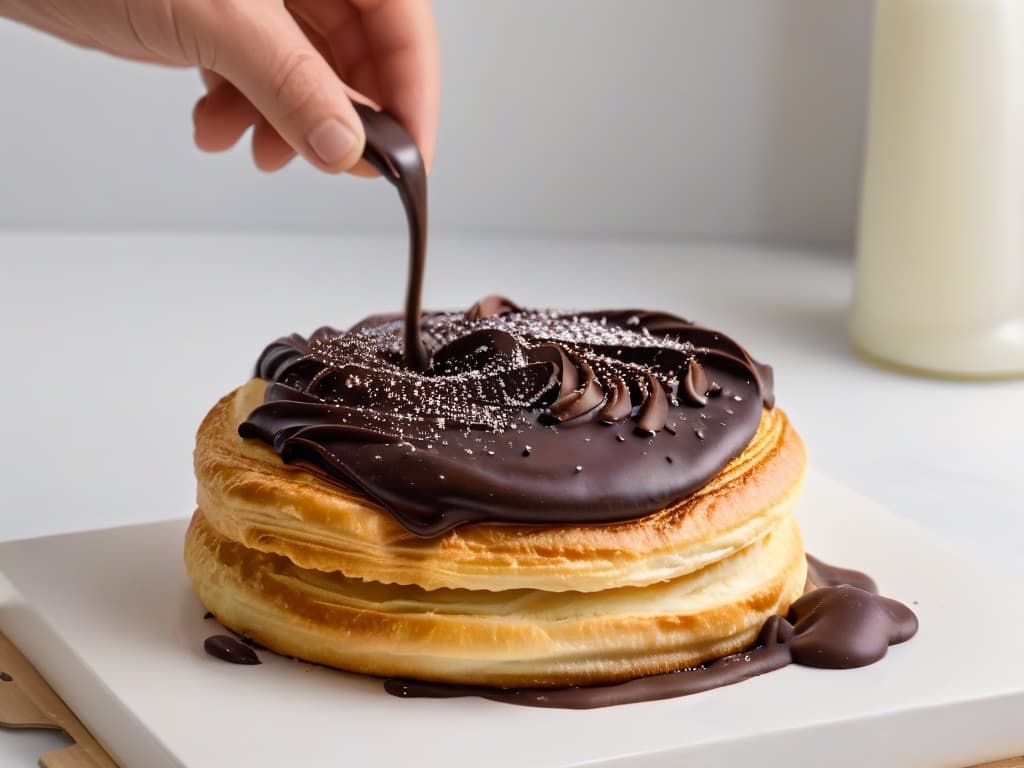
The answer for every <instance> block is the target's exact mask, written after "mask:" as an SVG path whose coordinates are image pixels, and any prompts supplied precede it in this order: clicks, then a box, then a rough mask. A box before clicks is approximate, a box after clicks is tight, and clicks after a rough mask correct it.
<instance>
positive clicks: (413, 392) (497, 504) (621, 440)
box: [239, 297, 772, 536]
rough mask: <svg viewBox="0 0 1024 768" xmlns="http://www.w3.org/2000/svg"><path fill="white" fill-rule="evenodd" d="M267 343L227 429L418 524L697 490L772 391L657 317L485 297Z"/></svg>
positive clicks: (616, 512) (714, 337)
mask: <svg viewBox="0 0 1024 768" xmlns="http://www.w3.org/2000/svg"><path fill="white" fill-rule="evenodd" d="M420 328H421V332H422V339H423V344H424V348H425V350H426V354H427V356H428V358H429V365H428V367H427V370H425V371H424V372H422V373H420V372H418V371H415V370H411V369H410V368H409V367H408V366H406V365H405V364H404V359H403V356H402V330H403V326H402V323H401V321H400V320H399V319H398V318H397V317H374V318H369V319H367V320H364V321H363V322H361V323H359V324H357V325H356V326H354V327H353V328H352V329H350V330H349V331H347V332H339V331H335V330H332V329H330V328H321V329H320V330H318V331H316V332H315V333H313V335H312V336H310V337H309V338H308V339H305V338H303V337H301V336H297V335H293V336H290V337H288V338H283V339H280V340H278V341H276V342H274V343H273V344H271V345H270V346H269V347H267V349H266V350H265V351H264V352H263V354H262V355H261V356H260V359H259V362H258V364H257V370H256V373H257V375H258V376H260V377H262V378H264V379H266V380H268V382H270V384H269V385H268V387H267V390H266V395H265V402H264V404H263V405H262V406H260V407H259V408H257V409H256V410H255V411H254V412H253V413H252V414H251V415H250V416H249V418H248V420H247V421H245V422H244V423H243V424H242V425H241V427H240V429H239V432H240V434H241V435H242V436H243V437H252V438H258V439H260V440H263V441H265V442H266V443H268V444H270V445H272V446H273V448H274V450H275V451H277V452H278V454H280V456H281V458H282V459H283V460H284V461H286V462H296V461H300V462H304V463H306V464H309V465H313V466H314V467H316V468H319V470H321V471H322V472H324V473H326V474H327V475H328V476H329V477H330V478H332V479H333V480H335V481H337V482H340V483H342V484H344V485H347V486H350V487H355V488H358V489H360V490H361V491H362V492H364V493H365V494H366V495H367V496H369V497H370V498H372V499H374V500H375V501H377V502H378V503H380V504H381V505H382V506H384V507H385V508H386V509H388V510H389V511H390V512H391V513H392V514H393V515H394V516H395V517H396V518H397V519H398V520H399V521H400V522H401V523H402V524H403V525H404V526H405V527H406V528H408V529H409V530H410V531H412V532H413V533H416V534H418V535H420V536H437V535H439V534H442V533H444V532H446V531H448V530H450V529H452V528H453V527H455V526H457V525H460V524H462V523H469V522H480V521H490V522H515V523H530V524H543V523H547V524H551V523H604V522H611V521H618V520H624V519H632V518H636V517H640V516H643V515H646V514H649V513H652V512H655V511H657V510H659V509H662V508H664V507H665V506H667V505H669V504H671V503H673V502H675V501H677V500H679V499H681V498H683V497H685V496H687V495H688V494H690V493H692V492H693V491H695V490H697V489H698V488H700V487H702V486H703V485H705V484H706V483H707V482H708V481H709V480H710V479H711V478H712V477H714V475H716V474H717V473H718V472H719V471H720V470H721V468H722V467H723V466H725V464H727V463H728V462H729V461H730V460H731V459H732V458H734V457H735V456H737V455H739V454H740V453H741V452H742V451H743V449H744V447H745V446H746V445H747V444H748V443H749V441H750V440H751V438H752V437H753V435H754V433H755V432H756V431H757V428H758V425H759V423H760V419H761V413H762V408H763V406H770V405H771V403H772V394H771V374H770V370H769V369H768V368H767V367H765V366H759V365H758V364H756V363H755V362H754V361H753V360H752V359H751V358H750V356H749V355H748V354H747V353H746V352H745V351H744V350H743V348H742V347H740V346H739V345H738V344H736V343H735V342H733V341H732V340H730V339H729V338H728V337H726V336H724V335H723V334H720V333H718V332H716V331H713V330H710V329H707V328H703V327H700V326H697V325H694V324H692V323H689V322H687V321H685V320H683V319H681V318H678V317H675V316H673V315H668V314H664V313H652V312H643V311H607V312H585V313H564V312H555V311H548V310H523V309H520V308H519V307H517V306H515V305H514V304H513V303H512V302H510V301H508V300H507V299H501V298H497V297H491V298H488V299H485V300H484V301H482V302H479V303H478V304H476V305H474V306H473V307H472V308H471V309H470V310H469V311H468V312H466V313H433V314H427V315H424V316H423V317H422V319H421V322H420Z"/></svg>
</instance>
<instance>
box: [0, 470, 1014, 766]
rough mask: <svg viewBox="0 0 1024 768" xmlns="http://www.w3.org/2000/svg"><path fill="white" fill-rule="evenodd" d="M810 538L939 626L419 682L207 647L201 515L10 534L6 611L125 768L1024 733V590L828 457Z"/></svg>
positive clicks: (885, 758)
mask: <svg viewBox="0 0 1024 768" xmlns="http://www.w3.org/2000/svg"><path fill="white" fill-rule="evenodd" d="M799 518H800V522H801V525H802V527H803V530H804V536H805V539H806V542H807V547H808V550H809V551H810V552H811V553H813V554H815V555H817V556H818V557H821V558H823V559H824V560H826V561H829V562H833V563H836V564H838V565H844V566H848V567H854V568H858V569H861V570H864V571H867V572H868V573H870V574H871V575H872V576H874V577H875V579H876V580H877V581H878V583H879V585H880V587H881V589H882V592H883V594H886V595H889V596H891V597H895V598H897V599H899V600H902V601H903V602H906V603H908V604H909V605H911V606H912V607H913V608H914V610H915V611H916V612H917V614H918V616H919V618H920V622H921V629H920V631H919V633H918V635H917V637H915V638H914V639H913V640H911V641H910V642H908V643H906V644H904V645H900V646H895V647H893V648H891V649H890V651H889V655H888V656H887V657H886V658H885V659H883V660H882V661H881V662H880V663H878V664H875V665H874V666H870V667H865V668H863V669H857V670H841V671H835V670H817V669H808V668H802V667H789V668H786V669H783V670H781V671H778V672H773V673H770V674H768V675H764V676H762V677H759V678H755V679H753V680H749V681H747V682H744V683H741V684H739V685H735V686H731V687H728V688H720V689H717V690H713V691H709V692H707V693H702V694H698V695H695V696H691V697H686V698H679V699H670V700H667V701H658V702H649V703H642V704H632V705H626V706H620V707H611V708H607V709H598V710H587V711H563V710H547V709H532V708H528V707H516V706H510V705H504V704H499V703H495V702H490V701H485V700H482V699H476V698H466V699H451V700H431V699H420V700H401V699H396V698H393V697H391V696H389V695H387V694H386V693H384V691H383V689H382V687H381V685H380V683H379V681H377V680H374V679H370V678H364V677H359V676H354V675H348V674H345V673H341V672H335V671H332V670H329V669H324V668H321V667H315V666H312V665H308V664H304V663H301V662H295V661H290V660H288V659H284V658H280V657H277V656H275V655H273V654H271V653H269V652H262V653H261V657H262V659H263V662H264V663H263V665H262V666H259V667H244V666H233V665H230V664H224V663H223V662H220V661H217V660H215V659H212V658H210V657H208V656H206V654H205V653H204V652H203V648H202V645H203V640H204V639H205V637H207V636H208V635H209V634H212V633H213V632H214V631H216V629H218V625H216V624H215V623H214V622H212V621H208V620H207V621H204V619H203V613H204V611H203V608H202V606H201V605H200V604H199V602H198V600H197V599H196V598H195V597H194V595H193V594H192V592H191V589H190V588H189V585H188V581H187V579H186V577H185V573H184V568H183V566H182V560H181V549H182V539H183V535H184V530H185V525H186V523H185V522H184V521H180V520H179V521H172V522H167V523H156V524H150V525H142V526H134V527H129V528H117V529H110V530H103V531H94V532H89V533H82V534H69V535H65V536H57V537H51V538H44V539H34V540H28V541H21V542H11V543H7V544H2V545H0V572H2V573H3V575H4V576H6V581H4V580H3V579H0V630H2V631H3V632H4V633H5V634H7V636H8V637H10V638H11V640H13V641H14V642H15V643H16V644H17V645H18V646H19V647H20V648H21V649H22V651H23V652H24V653H25V654H26V655H27V656H28V657H29V659H30V660H31V661H32V662H33V663H34V664H35V665H36V667H37V668H38V669H39V671H40V672H41V673H42V674H43V675H44V676H45V677H46V678H47V679H48V680H49V681H50V683H51V684H52V685H53V687H54V688H55V689H56V690H57V692H58V693H60V694H61V695H62V696H63V697H64V699H65V701H67V703H68V704H69V705H70V706H71V707H72V709H74V710H75V711H76V712H77V714H78V715H79V717H80V718H81V719H82V720H83V721H84V722H85V724H86V725H87V726H89V727H90V729H91V730H92V731H93V733H94V734H95V735H96V736H97V738H98V739H99V740H100V741H101V742H102V743H104V745H105V746H106V747H107V748H108V749H109V751H110V752H111V754H112V755H113V756H114V757H115V759H118V760H119V761H120V762H121V764H122V765H123V766H124V767H125V768H133V767H134V766H143V767H145V768H161V767H162V766H180V765H185V766H189V768H203V767H204V766H211V767H212V766H217V768H221V767H222V766H225V765H228V766H234V765H245V766H248V767H250V768H262V767H264V766H266V767H268V768H269V767H270V766H273V767H274V768H277V767H278V766H307V765H309V766H312V765H347V766H392V765H394V766H415V767H416V768H433V767H434V766H447V767H449V768H456V767H458V766H474V767H476V766H485V765H486V766H488V767H489V768H503V767H505V766H508V767H509V768H512V767H513V766H514V768H567V767H568V766H582V765H599V766H621V767H625V766H631V767H633V768H641V767H644V768H653V767H654V766H680V765H686V766H688V767H690V766H739V765H743V764H745V763H756V765H758V766H759V768H772V766H786V768H790V767H791V766H793V765H821V766H825V765H827V766H831V768H844V767H845V766H850V767H851V768H852V767H853V766H856V767H857V768H862V767H863V766H903V765H906V766H910V765H914V766H921V767H924V766H936V768H938V767H939V766H951V767H954V766H966V765H968V764H971V763H975V762H980V761H983V760H993V759H997V758H999V757H1007V756H1010V755H1013V754H1018V753H1021V752H1024V652H1022V650H1021V649H1022V645H1024V640H1022V638H1024V607H1022V603H1024V601H1022V599H1021V596H1020V595H1019V594H1017V593H1016V591H1015V590H1014V589H1012V588H1011V587H1007V586H1006V585H1005V584H1002V583H1000V582H999V581H997V580H996V579H994V578H993V577H991V576H989V575H988V574H987V573H985V572H984V571H983V570H981V569H979V568H978V567H977V566H975V565H973V564H972V563H970V562H969V561H967V560H966V559H965V558H963V557H962V556H961V555H959V554H957V553H956V552H954V551H951V550H950V549H949V548H948V547H946V546H945V545H943V544H942V543H940V542H938V541H937V540H936V539H935V538H933V537H932V536H931V535H930V534H928V533H926V532H923V531H921V530H920V529H918V528H915V527H914V526H912V525H911V524H909V523H907V522H905V521H903V520H900V519H899V518H897V517H894V516H893V515H891V514H890V513H888V512H886V511H885V510H883V509H881V508H879V507H878V506H877V505H875V504H873V503H871V502H869V501H867V500H865V499H863V498H862V497H860V496H858V495H857V494H855V493H853V492H851V491H849V490H847V489H845V488H843V487H841V486H839V485H837V484H836V483H834V482H832V481H830V480H828V479H826V478H823V477H822V476H820V475H818V474H816V473H813V472H812V473H811V474H810V475H809V477H808V482H807V490H806V493H805V495H804V498H803V499H802V501H801V504H800V510H799Z"/></svg>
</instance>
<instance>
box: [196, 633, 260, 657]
mask: <svg viewBox="0 0 1024 768" xmlns="http://www.w3.org/2000/svg"><path fill="white" fill-rule="evenodd" d="M203 650H205V651H206V652H207V653H208V654H210V655H211V656H214V657H216V658H218V659H221V660H222V661H229V662H231V663H232V664H259V663H260V657H259V656H257V655H256V651H254V650H253V649H252V648H250V647H249V646H248V645H246V644H245V643H242V642H240V641H239V640H236V639H235V638H233V637H230V636H228V635H211V636H210V637H208V638H206V640H205V641H204V642H203Z"/></svg>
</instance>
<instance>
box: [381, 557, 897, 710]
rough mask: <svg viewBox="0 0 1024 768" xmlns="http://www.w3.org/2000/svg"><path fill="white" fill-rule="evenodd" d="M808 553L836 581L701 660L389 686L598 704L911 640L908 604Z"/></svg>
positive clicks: (875, 655) (837, 659)
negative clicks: (520, 678)
mask: <svg viewBox="0 0 1024 768" xmlns="http://www.w3.org/2000/svg"><path fill="white" fill-rule="evenodd" d="M807 559H808V566H809V567H810V568H812V569H813V571H814V574H815V581H816V583H820V584H831V585H832V586H825V587H821V588H818V589H814V590H813V591H811V592H808V593H807V594H805V595H804V596H803V597H801V598H800V599H799V600H797V601H796V602H795V603H793V605H792V606H790V610H789V614H788V616H787V617H786V618H783V617H781V616H772V617H771V618H769V619H768V621H766V622H765V624H764V626H763V627H762V629H761V633H760V635H759V636H758V638H757V642H756V643H755V644H754V646H753V647H752V648H750V649H749V650H746V651H741V652H740V653H734V654H732V655H730V656H725V657H723V658H721V659H716V660H714V661H711V662H709V663H707V664H703V665H701V666H699V667H693V668H691V669H683V670H679V671H677V672H668V673H666V674H663V675H652V676H650V677H640V678H637V679H635V680H629V681H627V682H624V683H618V684H616V685H598V686H590V687H568V688H514V689H513V688H510V689H502V688H488V687H485V686H468V685H450V684H446V683H431V682H426V681H422V680H404V679H397V678H393V679H390V680H386V681H385V682H384V689H385V690H386V691H387V692H388V693H390V694H392V695H394V696H399V697H402V698H415V697H431V698H453V697H457V696H482V697H483V698H486V699H491V700H493V701H501V702H505V703H507V704H521V705H523V706H530V707H555V708H560V709H593V708H596V707H608V706H613V705H616V704H630V703H634V702H638V701H655V700H657V699H667V698H674V697H676V696H687V695H689V694H693V693H700V692H702V691H707V690H710V689H712V688H720V687H722V686H725V685H732V684H734V683H738V682H740V681H742V680H746V679H748V678H751V677H755V676H757V675H763V674H765V673H766V672H771V671H773V670H776V669H781V668H782V667H785V666H788V665H789V664H791V663H792V664H800V665H803V666H812V667H824V668H829V669H848V668H851V667H860V666H864V665H867V664H873V663H874V662H876V661H878V660H879V659H881V658H882V657H883V656H884V655H885V653H886V651H887V650H888V648H889V646H890V645H895V644H896V643H902V642H904V641H905V640H909V639H910V638H911V637H913V636H914V634H915V633H916V632H917V617H916V616H915V615H914V613H913V611H911V610H910V609H909V608H908V607H906V606H905V605H903V604H902V603H898V602H896V601H895V600H890V599H889V598H886V597H880V596H879V595H878V594H876V593H875V592H874V591H868V590H865V589H862V588H860V587H857V586H852V585H850V584H847V583H845V582H846V580H849V581H852V582H855V583H856V584H860V585H866V584H872V585H873V584H874V582H873V581H872V580H871V578H870V577H869V576H867V575H865V574H863V573H860V572H858V571H851V570H848V569H845V568H837V567H835V566H831V565H828V564H827V563H824V562H822V561H821V560H817V559H815V558H812V557H810V556H808V558H807Z"/></svg>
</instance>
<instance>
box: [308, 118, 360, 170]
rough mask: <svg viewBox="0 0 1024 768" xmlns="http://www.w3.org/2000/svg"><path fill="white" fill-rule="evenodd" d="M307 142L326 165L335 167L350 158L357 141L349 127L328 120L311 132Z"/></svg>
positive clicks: (333, 120)
mask: <svg viewBox="0 0 1024 768" xmlns="http://www.w3.org/2000/svg"><path fill="white" fill-rule="evenodd" d="M307 141H308V142H309V146H310V147H312V149H313V151H314V152H315V153H316V156H317V157H319V158H320V161H321V162H322V163H324V165H335V164H337V163H340V162H341V161H342V160H344V159H345V158H346V157H348V156H349V153H350V152H352V149H353V147H355V145H356V141H357V139H356V135H355V134H354V133H352V131H350V130H349V129H348V127H347V126H345V125H342V124H341V123H340V122H338V121H337V120H335V119H334V118H328V119H327V120H324V121H323V122H322V123H320V125H318V126H317V127H316V128H314V129H313V130H312V131H311V132H310V134H309V137H308V138H307Z"/></svg>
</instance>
